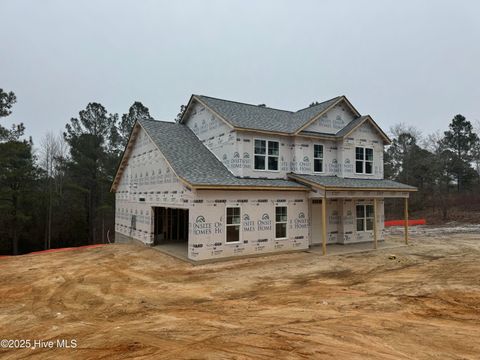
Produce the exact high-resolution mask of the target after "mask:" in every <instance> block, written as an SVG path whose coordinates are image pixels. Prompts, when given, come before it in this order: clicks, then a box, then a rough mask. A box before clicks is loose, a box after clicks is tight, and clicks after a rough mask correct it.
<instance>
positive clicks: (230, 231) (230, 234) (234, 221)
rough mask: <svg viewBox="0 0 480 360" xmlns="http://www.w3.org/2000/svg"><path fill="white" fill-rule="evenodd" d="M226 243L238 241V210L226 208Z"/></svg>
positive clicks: (237, 208) (236, 208)
mask: <svg viewBox="0 0 480 360" xmlns="http://www.w3.org/2000/svg"><path fill="white" fill-rule="evenodd" d="M226 228H227V231H226V234H227V238H226V242H227V243H234V242H239V241H240V208H239V207H229V208H227V222H226Z"/></svg>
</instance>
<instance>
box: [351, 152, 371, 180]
mask: <svg viewBox="0 0 480 360" xmlns="http://www.w3.org/2000/svg"><path fill="white" fill-rule="evenodd" d="M355 172H356V173H357V174H373V149H372V148H364V147H356V148H355Z"/></svg>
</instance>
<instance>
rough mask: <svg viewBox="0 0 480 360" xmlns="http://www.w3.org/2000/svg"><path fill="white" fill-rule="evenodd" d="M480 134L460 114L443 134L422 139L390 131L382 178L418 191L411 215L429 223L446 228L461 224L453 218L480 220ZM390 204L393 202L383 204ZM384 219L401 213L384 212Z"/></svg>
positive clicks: (408, 130) (412, 132)
mask: <svg viewBox="0 0 480 360" xmlns="http://www.w3.org/2000/svg"><path fill="white" fill-rule="evenodd" d="M479 131H480V123H478V124H477V128H476V129H474V126H473V125H472V123H471V122H470V121H468V120H467V119H466V118H465V117H464V116H462V115H460V114H459V115H456V116H455V117H454V118H453V119H452V121H451V122H450V124H449V127H448V129H447V130H446V131H444V132H436V133H434V134H430V135H428V136H426V137H423V136H422V134H421V133H420V131H418V130H417V129H416V128H414V127H407V126H405V125H397V126H396V127H394V128H393V129H392V130H391V133H392V136H393V139H392V144H391V145H390V146H389V147H388V148H387V149H386V151H385V154H384V171H385V178H388V179H392V180H396V181H399V182H402V183H405V184H409V185H413V186H416V187H418V192H417V193H413V195H412V196H411V201H410V207H411V211H413V213H414V214H415V212H417V213H419V214H421V215H422V216H425V217H427V220H429V221H430V222H432V221H433V222H445V221H447V220H462V216H460V217H458V218H456V217H455V216H454V214H453V212H456V213H459V214H460V215H462V214H463V215H467V214H466V213H468V212H472V213H476V214H477V215H476V218H477V221H478V220H480V140H479V135H478V134H479ZM392 203H395V202H394V201H391V200H390V201H387V202H386V204H387V205H389V204H390V205H391V204H392ZM387 210H388V211H387ZM386 215H387V216H390V217H397V218H402V216H401V207H400V206H394V205H391V206H386ZM466 217H467V218H468V216H466ZM463 218H464V219H465V216H464V217H463Z"/></svg>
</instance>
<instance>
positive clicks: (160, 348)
mask: <svg viewBox="0 0 480 360" xmlns="http://www.w3.org/2000/svg"><path fill="white" fill-rule="evenodd" d="M424 229H427V230H428V228H426V227H424ZM432 231H433V229H432ZM414 232H415V231H414ZM392 233H395V229H393V230H392ZM415 233H416V234H417V235H414V236H413V239H412V245H411V246H408V247H401V248H396V249H386V250H378V251H376V252H368V253H357V254H351V255H341V256H327V257H322V256H319V255H317V254H312V253H295V254H284V255H275V256H267V257H262V258H251V259H243V260H236V261H230V262H225V263H215V264H209V265H201V266H191V265H189V264H186V263H183V262H181V261H179V260H176V259H173V258H170V257H168V256H166V255H163V254H162V253H160V252H158V251H155V250H152V249H148V248H141V247H136V246H129V245H109V246H105V247H101V248H95V249H84V250H75V251H69V252H58V253H50V254H37V255H24V256H20V257H16V258H3V259H0V271H1V275H2V276H1V278H0V296H1V301H0V325H1V328H0V339H2V338H3V339H41V340H54V341H56V340H57V339H76V341H77V343H78V347H77V348H76V349H58V348H57V349H35V350H32V349H3V350H1V349H0V358H2V359H17V358H32V359H40V358H42V359H47V358H48V359H51V358H58V357H60V358H69V359H72V358H74V359H79V358H90V359H98V358H104V359H127V358H144V359H150V358H156V359H246V358H259V359H299V358H308V359H310V358H314V359H479V358H480V231H466V232H462V233H455V232H448V231H446V232H438V231H437V230H435V231H433V233H432V232H428V231H425V232H423V233H422V232H418V231H417V232H415ZM392 254H394V255H395V256H396V258H395V259H390V258H389V257H391V256H390V255H392Z"/></svg>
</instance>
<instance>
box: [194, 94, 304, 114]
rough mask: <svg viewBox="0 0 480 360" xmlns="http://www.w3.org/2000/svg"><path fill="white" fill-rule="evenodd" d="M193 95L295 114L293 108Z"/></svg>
mask: <svg viewBox="0 0 480 360" xmlns="http://www.w3.org/2000/svg"><path fill="white" fill-rule="evenodd" d="M193 96H200V97H206V98H210V99H214V100H221V101H228V102H231V103H235V104H240V105H247V106H253V107H256V108H260V109H270V110H276V111H283V112H287V113H290V114H295V111H291V110H283V109H277V108H273V107H270V106H259V105H255V104H249V103H245V102H241V101H235V100H227V99H220V98H216V97H213V96H208V95H198V94H193Z"/></svg>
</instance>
